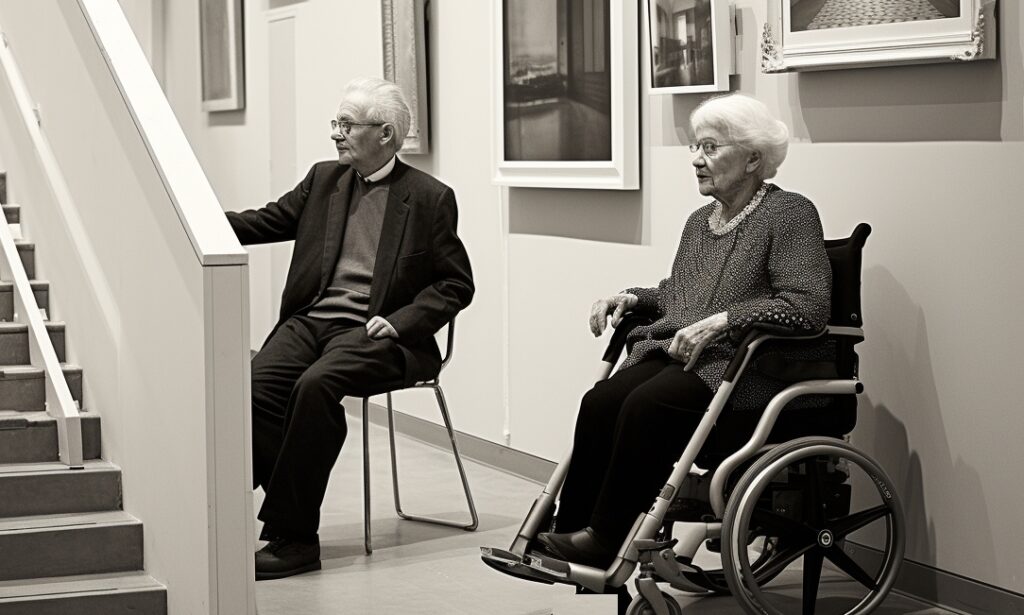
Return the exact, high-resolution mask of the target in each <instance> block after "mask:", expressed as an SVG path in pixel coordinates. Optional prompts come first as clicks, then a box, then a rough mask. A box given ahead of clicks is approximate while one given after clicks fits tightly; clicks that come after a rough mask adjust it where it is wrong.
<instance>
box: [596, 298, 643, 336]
mask: <svg viewBox="0 0 1024 615" xmlns="http://www.w3.org/2000/svg"><path fill="white" fill-rule="evenodd" d="M637 302H638V299H637V297H636V295H630V294H628V293H619V294H617V295H612V296H611V297H608V298H607V299H598V300H597V301H595V302H594V305H592V306H591V307H590V332H591V333H593V334H594V337H597V336H599V335H601V334H602V333H604V330H605V327H607V326H608V315H609V314H611V318H612V326H613V327H617V326H619V323H620V322H621V321H622V317H623V316H624V315H625V314H626V312H628V311H629V310H631V309H633V308H634V307H636V304H637Z"/></svg>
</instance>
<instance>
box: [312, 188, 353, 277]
mask: <svg viewBox="0 0 1024 615" xmlns="http://www.w3.org/2000/svg"><path fill="white" fill-rule="evenodd" d="M355 176H356V174H355V171H353V170H352V169H348V170H347V171H345V172H344V173H343V174H342V175H341V178H340V179H339V180H338V190H337V191H336V192H334V193H333V194H331V200H330V202H329V203H328V205H327V221H326V224H327V227H326V228H325V229H324V255H323V260H322V262H321V265H320V289H319V290H320V292H323V290H324V289H325V288H327V284H328V283H329V282H330V281H331V278H332V276H333V275H334V268H335V266H337V264H338V255H339V254H340V253H341V242H342V239H344V237H345V225H346V224H347V223H348V208H349V204H350V203H351V202H352V188H353V186H354V181H355Z"/></svg>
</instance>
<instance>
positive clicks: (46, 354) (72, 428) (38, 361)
mask: <svg viewBox="0 0 1024 615" xmlns="http://www.w3.org/2000/svg"><path fill="white" fill-rule="evenodd" d="M2 55H3V52H0V58H2ZM0 255H2V256H0V271H2V272H3V273H6V274H9V275H10V277H11V281H12V285H13V286H14V321H15V322H19V323H22V324H25V325H28V347H29V357H30V363H31V364H32V365H33V366H35V367H41V368H42V369H43V374H44V379H45V380H46V414H48V415H49V416H51V417H53V418H54V419H56V421H57V443H58V451H59V453H60V461H61V463H63V464H64V465H66V466H68V467H69V468H72V469H81V468H83V467H84V465H83V461H82V418H81V415H80V414H79V411H78V404H76V403H75V399H74V397H73V396H72V395H71V389H70V388H69V387H68V382H67V379H66V378H65V377H64V370H63V369H61V366H60V359H59V358H58V357H57V351H56V350H54V348H53V342H52V341H51V340H50V335H49V333H48V332H47V330H46V322H44V321H43V315H42V313H41V312H40V311H39V304H38V303H36V297H35V295H34V294H33V293H32V284H31V282H29V279H28V273H27V272H26V271H25V265H24V263H22V262H21V257H20V256H18V246H17V244H15V242H14V236H13V235H12V234H11V228H10V225H9V224H7V221H6V220H4V221H3V224H0Z"/></svg>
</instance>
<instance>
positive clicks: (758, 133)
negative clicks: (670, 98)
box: [690, 94, 789, 179]
mask: <svg viewBox="0 0 1024 615" xmlns="http://www.w3.org/2000/svg"><path fill="white" fill-rule="evenodd" d="M690 126H691V127H692V128H693V130H694V132H696V131H697V129H699V128H716V129H719V130H722V131H723V132H725V133H726V134H727V135H729V139H730V140H731V142H733V143H736V144H738V145H740V146H742V147H746V148H748V149H751V150H754V151H756V152H758V153H759V154H761V167H760V172H759V175H760V178H761V179H769V178H772V177H775V173H776V172H777V171H778V170H779V166H780V165H781V164H782V162H783V161H784V160H785V159H786V153H787V152H788V151H789V129H788V128H787V127H786V124H784V123H783V122H781V121H779V120H777V119H775V118H774V117H772V114H771V113H770V112H769V111H768V107H767V106H765V104H764V103H762V102H761V101H759V100H757V99H755V98H751V97H749V96H744V95H743V94H727V95H725V96H718V97H715V98H710V99H708V100H706V101H704V102H703V103H701V104H700V106H698V107H697V108H696V109H694V110H693V113H692V114H690Z"/></svg>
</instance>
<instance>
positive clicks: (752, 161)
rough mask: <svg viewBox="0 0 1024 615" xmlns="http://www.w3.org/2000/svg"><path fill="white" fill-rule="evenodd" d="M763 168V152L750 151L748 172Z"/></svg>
mask: <svg viewBox="0 0 1024 615" xmlns="http://www.w3.org/2000/svg"><path fill="white" fill-rule="evenodd" d="M759 168H761V152H750V156H749V157H748V158H747V173H753V172H754V171H756V170H758V169H759Z"/></svg>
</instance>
